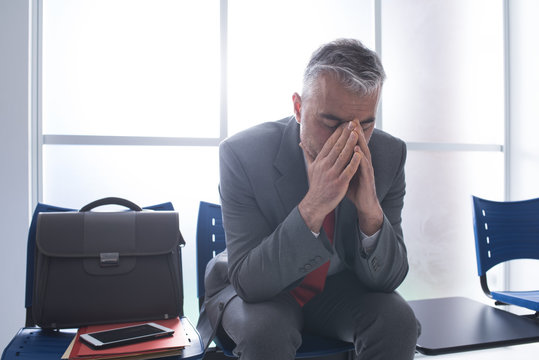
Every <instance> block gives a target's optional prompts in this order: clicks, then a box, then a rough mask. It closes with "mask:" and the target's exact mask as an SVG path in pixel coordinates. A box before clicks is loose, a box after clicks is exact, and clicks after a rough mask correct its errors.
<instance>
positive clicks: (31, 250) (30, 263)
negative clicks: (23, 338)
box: [24, 202, 174, 327]
mask: <svg viewBox="0 0 539 360" xmlns="http://www.w3.org/2000/svg"><path fill="white" fill-rule="evenodd" d="M143 209H146V210H154V211H174V206H173V205H172V203H171V202H166V203H162V204H157V205H153V206H147V207H144V208H143ZM67 211H77V210H75V209H69V208H64V207H59V206H53V205H47V204H42V203H38V204H37V206H36V208H35V210H34V214H33V215H32V221H31V223H30V228H29V230H28V242H27V245H26V294H25V300H24V307H25V308H26V320H25V326H27V327H28V326H34V325H35V321H34V319H33V317H32V300H33V291H34V271H35V270H34V256H35V251H36V249H35V248H36V235H37V218H38V215H39V213H42V212H67Z"/></svg>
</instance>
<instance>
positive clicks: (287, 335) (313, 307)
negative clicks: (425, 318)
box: [222, 271, 420, 360]
mask: <svg viewBox="0 0 539 360" xmlns="http://www.w3.org/2000/svg"><path fill="white" fill-rule="evenodd" d="M222 327H223V329H224V331H225V332H226V333H227V334H228V336H229V337H230V338H231V339H232V340H233V341H234V343H235V344H236V347H235V349H234V353H235V354H236V355H238V356H239V357H240V359H242V360H270V359H275V360H287V359H294V358H295V354H296V350H297V348H298V347H299V346H300V345H301V332H302V331H309V332H311V333H314V334H319V335H324V336H327V337H332V338H336V339H340V340H343V341H347V342H352V343H354V346H355V352H356V357H357V359H369V360H375V359H380V360H382V359H387V360H400V359H413V357H414V352H415V345H416V340H417V337H418V335H419V332H420V325H419V323H418V322H417V320H416V318H415V316H414V313H413V311H412V309H411V308H410V306H409V305H408V304H407V303H406V301H405V300H404V299H403V298H402V297H401V296H400V295H398V294H397V293H378V292H372V291H370V290H369V289H367V288H365V287H364V286H362V285H361V283H359V281H358V280H357V278H356V276H355V275H354V274H353V273H351V272H349V271H343V272H341V273H338V274H336V275H333V276H330V277H328V278H327V280H326V285H325V288H324V291H323V292H322V293H321V294H319V295H317V296H316V297H314V298H313V299H312V300H311V301H309V302H308V303H307V304H306V305H305V306H304V307H303V308H301V307H300V306H299V305H298V304H297V302H296V301H295V299H294V298H293V297H292V296H291V295H290V294H289V293H286V292H284V293H282V294H280V295H279V296H277V297H276V298H274V299H272V300H271V301H266V302H260V303H246V302H244V301H243V300H242V299H241V298H239V297H236V298H234V299H233V300H231V302H230V303H229V305H228V306H227V308H226V310H225V312H224V314H223V320H222Z"/></svg>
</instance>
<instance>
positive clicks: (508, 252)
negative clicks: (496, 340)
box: [472, 196, 539, 317]
mask: <svg viewBox="0 0 539 360" xmlns="http://www.w3.org/2000/svg"><path fill="white" fill-rule="evenodd" d="M472 201H473V223H474V234H475V245H476V255H477V270H478V274H479V278H480V282H481V287H482V289H483V292H484V293H485V294H486V295H487V296H488V297H490V298H492V299H494V300H496V301H497V303H498V304H500V303H502V304H511V305H517V306H521V307H525V308H527V309H530V310H534V311H535V312H536V313H535V317H539V290H532V291H491V290H490V289H489V287H488V282H487V271H488V270H490V269H491V268H492V267H493V266H495V265H497V264H500V263H503V262H506V261H510V260H515V259H535V260H539V198H537V199H531V200H524V201H505V202H498V201H491V200H484V199H481V198H478V197H476V196H472ZM530 277H534V278H535V279H537V274H534V275H532V274H530Z"/></svg>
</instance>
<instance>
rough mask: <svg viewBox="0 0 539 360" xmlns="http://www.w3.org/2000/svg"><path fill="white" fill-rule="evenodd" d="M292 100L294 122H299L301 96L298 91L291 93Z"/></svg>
mask: <svg viewBox="0 0 539 360" xmlns="http://www.w3.org/2000/svg"><path fill="white" fill-rule="evenodd" d="M292 102H293V103H294V116H295V117H296V122H297V123H298V124H301V96H299V94H298V93H294V95H292Z"/></svg>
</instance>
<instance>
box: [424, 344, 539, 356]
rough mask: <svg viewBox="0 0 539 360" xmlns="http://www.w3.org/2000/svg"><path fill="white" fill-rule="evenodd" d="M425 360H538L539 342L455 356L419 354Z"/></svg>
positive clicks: (456, 354) (468, 352)
mask: <svg viewBox="0 0 539 360" xmlns="http://www.w3.org/2000/svg"><path fill="white" fill-rule="evenodd" d="M415 359H423V360H429V359H430V360H538V359H539V342H536V343H531V344H522V345H514V346H508V347H500V348H495V349H486V350H474V351H467V352H462V353H455V354H446V355H436V356H428V355H423V354H417V355H416V356H415Z"/></svg>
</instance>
